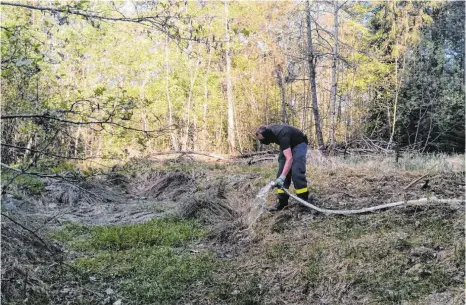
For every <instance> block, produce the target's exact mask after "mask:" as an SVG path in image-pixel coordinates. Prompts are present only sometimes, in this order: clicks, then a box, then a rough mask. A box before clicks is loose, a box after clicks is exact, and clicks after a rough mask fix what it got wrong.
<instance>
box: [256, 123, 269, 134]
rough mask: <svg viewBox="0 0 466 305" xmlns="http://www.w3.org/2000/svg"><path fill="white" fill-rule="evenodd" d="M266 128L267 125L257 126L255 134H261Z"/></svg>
mask: <svg viewBox="0 0 466 305" xmlns="http://www.w3.org/2000/svg"><path fill="white" fill-rule="evenodd" d="M266 129H267V126H265V125H262V126H261V127H259V128H257V130H256V136H258V135H260V134H262V133H263V132H264V131H265V130H266Z"/></svg>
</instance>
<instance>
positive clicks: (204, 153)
mask: <svg viewBox="0 0 466 305" xmlns="http://www.w3.org/2000/svg"><path fill="white" fill-rule="evenodd" d="M177 154H180V155H201V156H206V157H210V158H215V159H220V160H225V161H228V160H229V159H228V158H225V157H222V156H219V155H216V154H211V153H207V152H202V151H191V150H176V151H164V152H157V153H151V154H150V156H151V157H153V156H163V155H177Z"/></svg>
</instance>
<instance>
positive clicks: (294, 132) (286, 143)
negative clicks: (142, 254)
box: [267, 124, 308, 151]
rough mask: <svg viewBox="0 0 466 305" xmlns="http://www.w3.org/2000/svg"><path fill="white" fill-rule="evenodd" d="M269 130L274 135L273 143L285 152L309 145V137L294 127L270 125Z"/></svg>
mask: <svg viewBox="0 0 466 305" xmlns="http://www.w3.org/2000/svg"><path fill="white" fill-rule="evenodd" d="M267 128H268V129H270V130H271V131H272V133H273V136H272V138H271V139H270V140H271V142H272V143H276V144H278V145H280V150H281V151H284V150H285V149H288V148H291V149H293V148H294V147H295V146H296V145H298V144H301V143H306V144H307V143H308V142H307V137H306V136H305V135H304V133H303V132H302V131H301V130H299V129H297V128H294V127H292V126H289V125H282V124H274V125H268V126H267Z"/></svg>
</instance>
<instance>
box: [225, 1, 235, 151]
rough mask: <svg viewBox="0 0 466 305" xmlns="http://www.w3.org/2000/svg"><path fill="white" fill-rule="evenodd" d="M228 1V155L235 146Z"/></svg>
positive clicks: (226, 13) (226, 52)
mask: <svg viewBox="0 0 466 305" xmlns="http://www.w3.org/2000/svg"><path fill="white" fill-rule="evenodd" d="M228 15H229V13H228V1H225V41H226V49H225V58H226V65H227V73H226V85H227V100H228V144H229V151H230V153H232V152H234V151H235V150H236V144H235V125H234V124H235V121H234V118H233V85H232V82H231V58H230V55H231V54H230V52H231V50H230V22H229V20H228Z"/></svg>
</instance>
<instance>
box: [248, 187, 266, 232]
mask: <svg viewBox="0 0 466 305" xmlns="http://www.w3.org/2000/svg"><path fill="white" fill-rule="evenodd" d="M272 186H273V182H271V183H269V184H267V185H266V186H264V187H262V188H261V189H260V190H259V192H258V193H257V195H256V197H255V198H254V200H253V201H252V202H251V208H250V210H249V212H248V213H247V216H246V223H247V224H248V226H249V228H251V226H252V225H254V224H255V223H256V221H257V219H259V217H260V216H261V215H262V214H263V213H264V211H267V209H268V208H267V195H268V193H269V191H270V189H271V188H272Z"/></svg>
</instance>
